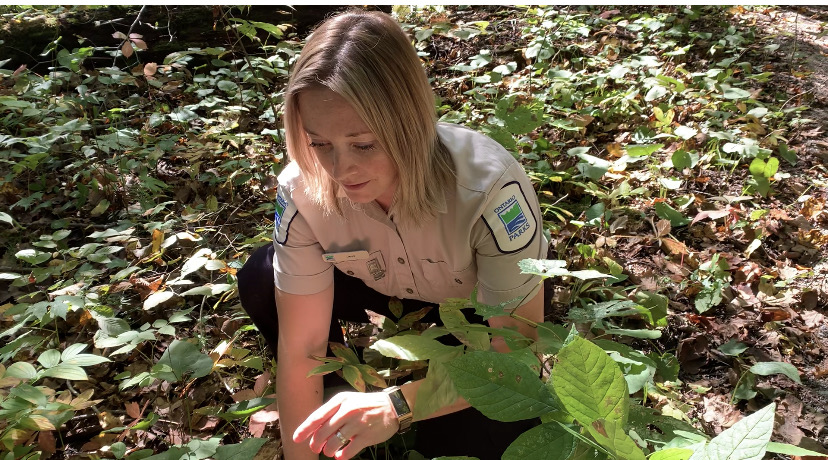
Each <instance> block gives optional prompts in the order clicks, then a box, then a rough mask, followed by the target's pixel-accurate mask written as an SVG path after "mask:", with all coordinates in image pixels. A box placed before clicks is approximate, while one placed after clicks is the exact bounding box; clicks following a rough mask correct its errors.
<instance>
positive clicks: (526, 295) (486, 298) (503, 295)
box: [477, 275, 543, 310]
mask: <svg viewBox="0 0 828 460" xmlns="http://www.w3.org/2000/svg"><path fill="white" fill-rule="evenodd" d="M541 286H543V277H541V276H538V275H535V276H532V277H530V278H529V281H527V282H526V283H524V284H523V285H521V286H518V287H516V288H514V289H509V290H507V291H495V290H492V289H489V288H488V287H486V286H485V285H483V284H482V283H478V286H477V301H478V302H480V303H482V304H485V305H499V304H501V303H504V302H509V304H508V305H506V308H507V309H508V310H513V309H515V308H517V307H519V306H521V305H523V304H525V303H526V302H528V301H530V300H532V299H533V298H535V295H537V293H538V292H539V291H540V289H541Z"/></svg>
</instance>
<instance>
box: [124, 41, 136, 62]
mask: <svg viewBox="0 0 828 460" xmlns="http://www.w3.org/2000/svg"><path fill="white" fill-rule="evenodd" d="M121 52H122V53H123V54H124V57H125V58H129V57H130V56H132V53H134V52H135V50H134V49H133V48H132V44H131V43H129V42H128V41H126V42H124V45H123V46H122V47H121Z"/></svg>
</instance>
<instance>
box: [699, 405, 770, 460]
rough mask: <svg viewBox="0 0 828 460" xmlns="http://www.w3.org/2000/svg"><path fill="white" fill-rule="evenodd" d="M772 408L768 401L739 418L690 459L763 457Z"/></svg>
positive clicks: (767, 441)
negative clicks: (754, 410) (760, 407)
mask: <svg viewBox="0 0 828 460" xmlns="http://www.w3.org/2000/svg"><path fill="white" fill-rule="evenodd" d="M775 410H776V404H770V405H768V406H765V407H764V408H763V409H760V410H758V411H756V412H755V413H754V414H752V415H749V416H747V417H745V418H743V419H742V420H739V421H738V422H736V424H735V425H733V426H732V427H730V428H728V429H727V430H725V431H723V432H722V433H721V434H719V435H718V436H716V437H715V438H714V439H713V440H712V441H710V444H708V445H707V447H706V448H705V449H704V450H703V451H696V453H695V454H693V456H692V457H690V460H762V459H763V458H764V457H765V452H766V451H767V447H768V443H769V442H770V437H771V433H772V432H773V415H774V411H775Z"/></svg>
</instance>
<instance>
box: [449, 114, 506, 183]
mask: <svg viewBox="0 0 828 460" xmlns="http://www.w3.org/2000/svg"><path fill="white" fill-rule="evenodd" d="M437 134H438V136H439V137H440V141H441V142H442V143H443V145H444V146H445V147H446V149H447V150H448V151H449V152H450V154H451V157H452V160H453V161H454V167H455V170H456V173H457V185H458V186H460V187H462V188H465V189H468V190H473V191H479V192H484V193H488V192H489V191H490V190H491V189H492V187H493V186H494V185H495V184H496V183H497V182H498V181H499V180H500V179H501V178H502V177H503V175H504V174H505V173H506V172H507V171H509V170H513V168H514V167H515V166H518V168H519V169H520V165H519V164H518V162H517V160H515V158H514V157H513V156H512V154H511V153H509V152H508V151H507V150H506V149H505V148H504V147H503V146H502V145H500V144H499V143H498V142H497V141H495V140H494V139H492V138H490V137H488V136H486V135H485V134H482V133H479V132H477V131H475V130H473V129H469V128H466V127H464V126H460V125H454V124H450V123H438V124H437ZM521 170H522V169H521Z"/></svg>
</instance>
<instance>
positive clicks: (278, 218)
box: [273, 190, 298, 244]
mask: <svg viewBox="0 0 828 460" xmlns="http://www.w3.org/2000/svg"><path fill="white" fill-rule="evenodd" d="M282 193H283V192H282V191H281V190H280V191H279V194H278V195H276V212H275V213H274V215H273V222H274V223H275V224H276V229H275V230H274V231H273V239H274V240H275V241H276V242H277V243H279V244H285V243H287V239H288V231H289V230H290V223H291V222H293V218H294V217H296V213H297V212H298V211H297V209H296V206H294V204H293V202H292V201H288V200H289V197H288V198H285V197H284V196H282Z"/></svg>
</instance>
